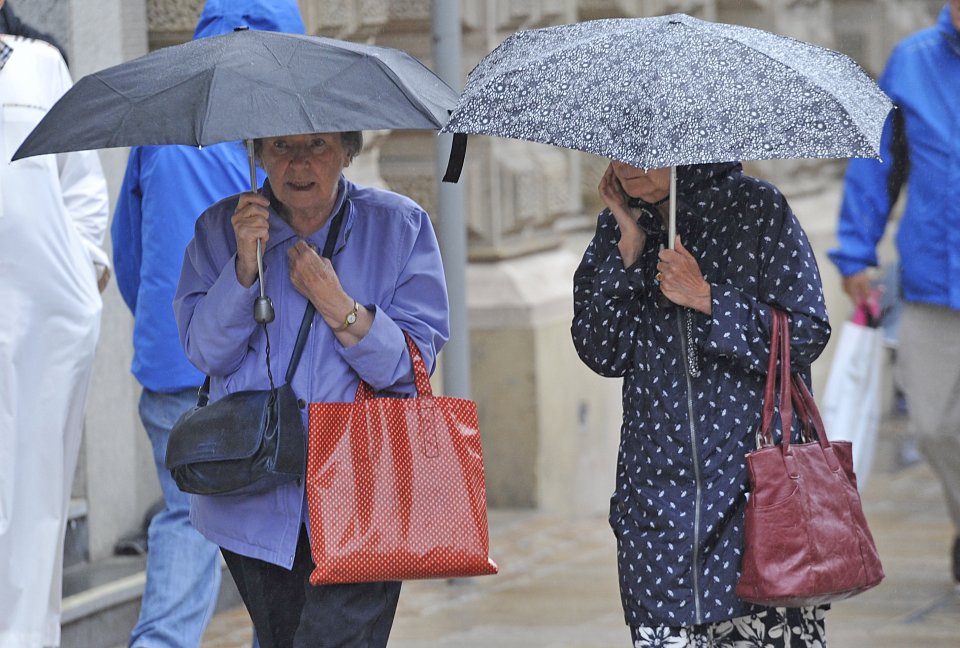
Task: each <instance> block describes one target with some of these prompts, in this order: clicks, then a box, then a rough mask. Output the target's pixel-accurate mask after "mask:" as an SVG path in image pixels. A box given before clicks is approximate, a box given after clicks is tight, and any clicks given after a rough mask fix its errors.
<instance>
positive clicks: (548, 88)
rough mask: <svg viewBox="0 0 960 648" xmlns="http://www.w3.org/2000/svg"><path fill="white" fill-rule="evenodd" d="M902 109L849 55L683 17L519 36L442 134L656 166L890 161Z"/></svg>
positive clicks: (481, 76)
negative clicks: (888, 138) (889, 133)
mask: <svg viewBox="0 0 960 648" xmlns="http://www.w3.org/2000/svg"><path fill="white" fill-rule="evenodd" d="M890 108H891V102H890V100H889V99H888V98H887V96H886V95H885V94H884V93H883V92H882V91H881V90H880V89H879V87H877V85H876V84H875V83H874V82H873V81H872V80H871V79H870V77H869V76H868V75H867V74H866V73H865V72H864V71H863V69H862V68H861V67H860V66H859V65H857V63H855V62H854V61H853V60H851V59H850V58H849V57H847V56H845V55H843V54H840V53H838V52H835V51H833V50H829V49H825V48H823V47H818V46H815V45H811V44H808V43H805V42H802V41H798V40H795V39H792V38H787V37H783V36H778V35H776V34H772V33H769V32H765V31H762V30H759V29H752V28H749V27H741V26H736V25H727V24H722V23H713V22H707V21H703V20H698V19H696V18H692V17H690V16H687V15H684V14H674V15H669V16H658V17H653V18H637V19H609V20H594V21H588V22H583V23H577V24H571V25H560V26H556V27H547V28H543V29H534V30H527V31H521V32H517V33H515V34H513V35H512V36H510V37H509V38H507V39H506V40H505V41H504V42H503V43H501V44H500V45H499V46H498V47H497V48H496V49H494V50H493V51H492V52H490V53H489V54H488V55H487V56H486V57H485V58H484V59H483V60H482V61H480V63H479V64H478V65H477V66H476V68H474V70H473V71H472V72H471V73H470V75H469V77H468V78H467V82H466V84H465V87H464V90H463V92H462V93H461V96H460V100H459V103H458V105H457V107H456V109H455V110H454V112H453V115H452V116H451V118H450V120H449V121H448V122H447V124H446V125H445V126H444V127H443V129H442V131H443V132H450V133H460V134H477V135H495V136H499V137H508V138H514V139H522V140H529V141H532V142H541V143H544V144H553V145H556V146H562V147H566V148H571V149H577V150H580V151H586V152H588V153H593V154H596V155H600V156H603V157H606V158H611V159H614V160H620V161H621V162H626V163H628V164H631V165H633V166H637V167H641V168H647V169H651V168H661V167H668V166H674V165H680V164H699V163H707V162H726V161H732V160H744V159H748V160H763V159H773V158H841V157H878V154H879V153H878V152H879V146H880V134H881V131H882V130H883V123H884V120H885V119H886V116H887V113H888V112H889V111H890ZM461 141H462V140H461Z"/></svg>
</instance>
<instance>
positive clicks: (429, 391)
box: [354, 331, 433, 403]
mask: <svg viewBox="0 0 960 648" xmlns="http://www.w3.org/2000/svg"><path fill="white" fill-rule="evenodd" d="M403 337H404V338H405V339H406V341H407V349H408V350H409V351H410V360H411V362H413V382H414V386H415V387H416V390H417V396H416V397H417V398H433V388H432V387H431V386H430V374H429V373H427V364H426V363H425V362H424V361H423V356H422V355H421V354H420V348H419V347H418V346H417V343H416V342H414V341H413V338H412V337H410V334H409V333H407V332H406V331H404V333H403ZM373 398H374V391H373V387H371V386H370V385H369V384H367V382H366V381H364V380H363V379H361V380H360V383H359V384H358V385H357V394H356V396H355V397H354V401H355V402H357V403H362V402H363V401H368V400H372V399H373Z"/></svg>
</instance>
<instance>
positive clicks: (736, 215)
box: [572, 162, 830, 648]
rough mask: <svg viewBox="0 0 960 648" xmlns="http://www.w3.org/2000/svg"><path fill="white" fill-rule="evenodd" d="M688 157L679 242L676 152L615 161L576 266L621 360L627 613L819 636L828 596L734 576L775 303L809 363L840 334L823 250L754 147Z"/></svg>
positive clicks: (588, 310) (594, 341)
mask: <svg viewBox="0 0 960 648" xmlns="http://www.w3.org/2000/svg"><path fill="white" fill-rule="evenodd" d="M677 175H678V177H677V191H676V193H677V196H676V199H677V234H678V236H677V240H676V242H675V243H676V244H675V248H674V249H673V250H670V249H663V248H664V247H666V246H665V244H666V236H667V235H666V228H665V220H666V212H667V206H666V202H667V199H668V198H669V195H668V194H669V177H670V170H669V169H653V170H648V171H644V170H642V169H638V168H636V167H631V166H629V165H626V164H621V163H619V162H613V163H611V164H610V166H609V167H608V169H607V171H606V173H605V174H604V176H603V179H602V180H601V182H600V195H601V197H602V198H603V201H604V202H605V203H606V205H607V209H605V210H604V211H603V212H602V213H601V214H600V217H599V220H598V223H597V230H596V233H595V235H594V237H593V240H592V241H591V242H590V245H589V247H588V248H587V251H586V253H585V254H584V257H583V260H582V261H581V263H580V267H579V268H578V269H577V272H576V275H575V277H574V309H575V315H574V320H573V326H572V334H573V340H574V344H575V345H576V348H577V352H578V353H579V355H580V358H581V359H582V360H583V362H584V363H586V364H587V365H588V366H589V367H590V368H591V369H593V370H594V371H595V372H597V373H598V374H600V375H603V376H610V377H622V378H623V425H622V427H621V439H620V449H619V457H618V466H617V490H616V492H615V493H614V495H613V497H612V498H611V502H610V524H611V526H612V527H613V531H614V534H615V535H616V538H617V546H618V563H619V571H620V592H621V598H622V602H623V608H624V613H625V618H626V622H627V624H628V625H629V626H630V628H631V632H632V636H633V640H634V645H635V646H636V647H637V648H644V647H647V646H660V645H668V646H676V647H681V646H688V645H689V646H701V645H710V646H734V645H763V646H809V647H821V646H824V645H825V644H826V641H825V638H824V628H823V610H822V609H771V608H763V607H759V606H755V605H750V604H748V603H745V602H744V601H741V600H740V599H738V598H737V596H736V594H735V593H734V588H735V586H736V583H737V579H738V576H739V569H740V552H741V547H742V541H743V538H742V535H743V511H744V505H745V503H746V492H747V486H748V482H747V472H746V465H745V455H746V454H747V453H748V452H749V451H750V450H753V449H755V443H756V442H755V437H754V432H755V431H756V429H757V427H758V425H759V423H760V404H761V400H762V391H763V384H764V380H765V377H766V364H767V358H768V352H769V345H770V322H771V311H770V307H771V306H776V307H778V308H780V309H781V310H784V311H786V312H787V313H788V315H789V318H790V327H791V341H790V353H791V358H792V361H793V365H794V369H795V370H800V371H803V372H804V373H805V374H806V377H807V380H808V381H809V369H808V368H809V366H810V363H812V362H813V361H814V360H815V359H816V358H817V356H818V355H820V353H821V352H822V351H823V349H824V347H825V346H826V344H827V340H828V339H829V337H830V325H829V323H828V321H827V311H826V305H825V302H824V298H823V291H822V286H821V282H820V273H819V270H818V268H817V262H816V259H815V258H814V255H813V251H812V250H811V248H810V244H809V241H808V240H807V236H806V234H805V233H804V231H803V229H802V228H801V227H800V224H799V222H797V219H796V218H795V217H794V215H793V212H792V211H791V210H790V207H789V206H788V205H787V201H786V199H785V198H784V197H783V195H782V194H781V193H780V192H779V191H778V190H777V189H776V188H775V187H773V186H772V185H770V184H768V183H766V182H762V181H760V180H757V179H755V178H751V177H749V176H746V175H744V174H743V172H742V168H741V166H740V164H739V163H736V162H730V163H724V164H709V165H696V166H686V167H679V168H678V174H677ZM741 642H745V643H741ZM757 642H759V643H757ZM791 642H792V643H791Z"/></svg>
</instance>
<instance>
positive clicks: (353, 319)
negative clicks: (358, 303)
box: [347, 313, 357, 324]
mask: <svg viewBox="0 0 960 648" xmlns="http://www.w3.org/2000/svg"><path fill="white" fill-rule="evenodd" d="M356 321H357V314H356V313H350V314H349V315H347V324H353V323H354V322H356Z"/></svg>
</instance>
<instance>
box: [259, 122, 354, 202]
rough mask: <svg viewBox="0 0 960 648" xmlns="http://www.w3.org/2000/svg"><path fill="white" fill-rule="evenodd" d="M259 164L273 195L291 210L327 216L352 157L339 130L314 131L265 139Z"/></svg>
mask: <svg viewBox="0 0 960 648" xmlns="http://www.w3.org/2000/svg"><path fill="white" fill-rule="evenodd" d="M260 163H261V164H262V165H263V170H264V171H266V172H267V177H268V178H270V187H271V188H272V189H273V193H274V195H275V196H276V197H277V199H278V200H279V201H280V202H281V203H283V204H284V205H285V206H286V207H287V208H288V209H290V210H291V211H292V212H297V213H306V214H307V215H308V216H319V217H320V218H325V217H326V216H327V215H329V213H330V209H332V207H333V203H334V202H335V201H336V199H337V182H338V181H339V179H340V173H341V172H342V171H343V170H344V169H345V168H346V167H348V166H349V165H350V156H349V155H348V154H347V152H346V150H344V147H343V139H342V138H341V137H340V133H313V134H312V135H288V136H284V137H268V138H265V139H263V140H262V143H261V150H260ZM314 212H316V213H314Z"/></svg>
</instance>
